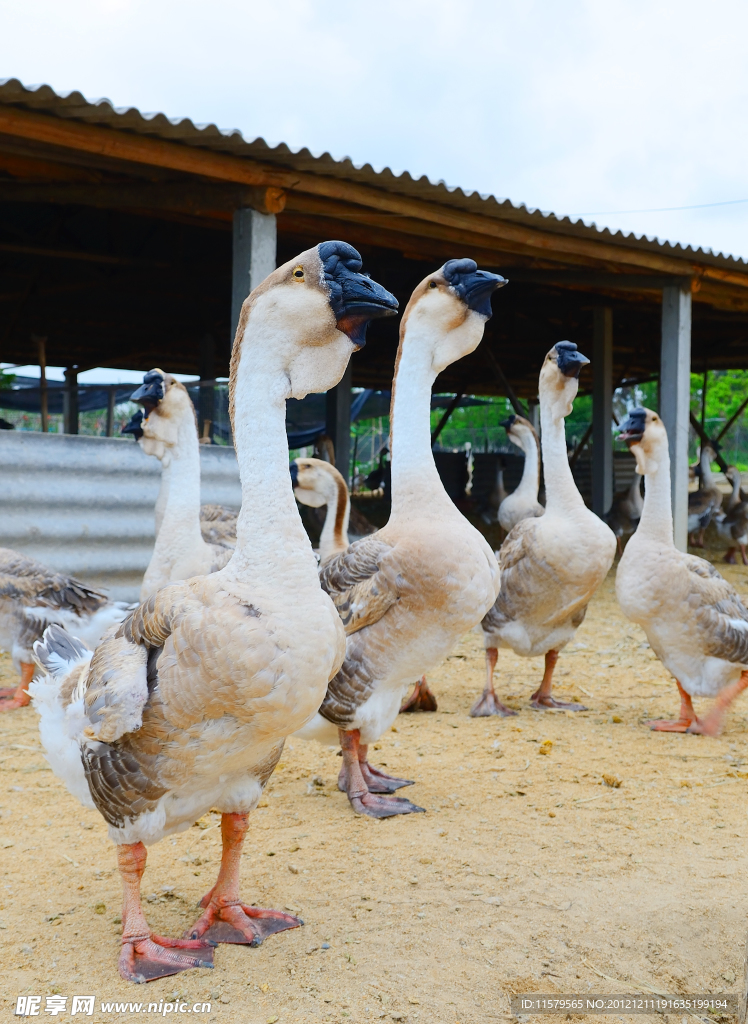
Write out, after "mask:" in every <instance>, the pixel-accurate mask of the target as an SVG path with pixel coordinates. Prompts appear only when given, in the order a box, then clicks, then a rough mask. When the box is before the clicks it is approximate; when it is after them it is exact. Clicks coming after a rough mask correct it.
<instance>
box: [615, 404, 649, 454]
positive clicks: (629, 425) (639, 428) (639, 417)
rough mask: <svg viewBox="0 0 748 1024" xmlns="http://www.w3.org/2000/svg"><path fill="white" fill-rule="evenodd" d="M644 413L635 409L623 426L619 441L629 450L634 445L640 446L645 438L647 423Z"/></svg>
mask: <svg viewBox="0 0 748 1024" xmlns="http://www.w3.org/2000/svg"><path fill="white" fill-rule="evenodd" d="M644 415H645V414H644V411H643V410H640V409H634V410H633V411H632V412H631V413H630V414H629V416H628V418H627V419H625V420H624V422H623V423H622V424H621V429H620V433H619V434H618V440H619V441H624V442H625V443H626V444H627V445H628V446H629V448H630V447H631V445H632V444H638V443H639V442H640V441H641V439H642V438H643V437H644V429H645V426H646V424H645V421H644Z"/></svg>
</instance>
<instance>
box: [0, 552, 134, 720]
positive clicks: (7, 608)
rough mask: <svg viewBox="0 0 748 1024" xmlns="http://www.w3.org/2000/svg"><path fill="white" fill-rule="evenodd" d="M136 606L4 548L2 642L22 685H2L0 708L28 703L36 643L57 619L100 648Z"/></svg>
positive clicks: (0, 589) (0, 611)
mask: <svg viewBox="0 0 748 1024" xmlns="http://www.w3.org/2000/svg"><path fill="white" fill-rule="evenodd" d="M134 607H135V605H132V604H125V603H123V602H122V601H110V600H109V599H108V598H107V597H106V595H105V594H102V593H101V592H100V591H98V590H93V589H92V588H91V587H87V586H86V584H85V583H81V581H80V580H77V579H75V577H74V576H67V575H66V574H65V573H62V572H55V570H54V569H50V568H49V567H48V566H46V565H42V563H41V562H37V561H36V559H34V558H28V557H27V556H26V555H21V554H19V553H18V552H17V551H11V550H10V548H0V646H2V647H5V648H7V649H8V650H10V652H11V656H12V658H13V664H14V666H15V668H16V671H18V672H20V674H21V682H20V684H19V686H18V687H16V688H10V689H8V690H6V689H3V690H0V711H13V710H15V709H16V708H22V707H25V706H26V705H27V704H28V703H29V701H30V699H31V698H30V697H29V695H28V692H27V690H28V686H29V683H30V682H31V680H32V679H33V677H34V669H35V667H36V666H35V665H34V655H33V653H32V652H33V647H34V644H35V642H36V641H37V640H40V639H41V637H42V634H43V633H44V630H45V629H46V628H47V626H49V625H51V623H53V622H56V623H58V624H59V625H61V626H64V627H65V628H66V629H69V630H70V631H71V632H73V633H75V634H76V636H79V637H80V638H81V639H82V640H83V641H84V643H86V644H88V646H89V647H95V646H96V644H97V643H98V642H99V640H101V638H102V636H103V635H104V633H105V632H106V630H107V629H109V627H110V626H112V625H114V624H115V623H117V622H121V621H122V619H124V618H125V616H126V615H127V614H128V613H129V612H131V611H132V609H133V608H134Z"/></svg>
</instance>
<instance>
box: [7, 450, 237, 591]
mask: <svg viewBox="0 0 748 1024" xmlns="http://www.w3.org/2000/svg"><path fill="white" fill-rule="evenodd" d="M200 455H201V464H202V474H201V480H202V487H201V492H202V501H203V503H206V502H217V503H219V504H222V505H230V506H233V507H235V508H239V506H240V504H241V488H240V486H239V468H238V466H237V462H236V456H235V454H234V450H233V448H221V447H218V446H208V445H205V446H201V449H200ZM160 478H161V463H160V462H159V461H158V460H157V459H154V458H151V457H149V456H147V455H144V454H143V452H142V451H141V450H140V448H139V447H138V445H137V444H135V443H134V442H133V441H132V440H131V439H129V438H128V439H120V438H107V437H74V436H71V435H65V434H34V433H30V432H23V431H10V430H7V431H6V430H3V431H0V546H3V547H9V548H14V549H15V550H16V551H21V552H23V553H24V554H27V555H31V556H32V557H33V558H38V559H39V561H40V562H44V563H45V564H47V565H49V566H51V567H52V568H54V569H59V570H60V571H62V572H69V573H72V574H74V575H75V576H78V577H80V579H82V580H84V581H85V582H87V583H89V584H91V585H95V586H99V587H104V588H106V589H107V590H108V592H109V594H110V595H111V597H112V598H114V599H117V600H127V601H134V600H137V597H138V592H139V590H140V583H141V580H142V578H143V573H144V572H145V569H146V567H147V565H148V562H149V560H150V557H151V552H152V550H153V542H154V516H153V512H154V506H155V503H156V495H157V494H158V488H159V483H160Z"/></svg>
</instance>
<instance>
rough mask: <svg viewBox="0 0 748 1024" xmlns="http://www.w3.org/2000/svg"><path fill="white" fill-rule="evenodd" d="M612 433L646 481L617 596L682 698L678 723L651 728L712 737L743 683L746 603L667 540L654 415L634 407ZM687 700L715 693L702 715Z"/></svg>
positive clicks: (662, 452)
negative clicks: (625, 447)
mask: <svg viewBox="0 0 748 1024" xmlns="http://www.w3.org/2000/svg"><path fill="white" fill-rule="evenodd" d="M618 436H619V438H620V440H622V441H625V442H626V444H627V445H628V446H629V448H630V449H631V451H632V452H633V454H634V456H635V458H636V464H637V468H638V470H639V472H640V473H641V474H642V475H643V476H646V478H647V485H646V489H645V493H644V510H643V512H642V517H641V520H640V521H639V528H638V530H637V531H636V533H635V534H634V536H633V537H632V538H631V540H630V541H629V542H628V544H627V545H626V550H625V551H624V553H623V558H622V559H621V561H620V563H619V565H618V572H617V574H616V596H617V597H618V603H619V604H620V606H621V610H622V611H623V613H624V615H626V616H627V617H628V618H629V619H631V621H632V622H636V623H637V624H638V625H640V626H641V627H642V629H643V630H644V632H645V633H646V634H647V640H649V644H650V646H651V648H652V650H653V651H654V653H655V654H656V655H657V657H658V658H659V659H660V661H661V662H662V663H663V665H664V666H665V668H666V669H667V670H668V672H670V673H672V675H673V676H674V677H675V683H676V686H677V687H678V692H679V693H680V698H681V708H680V716H679V718H678V719H677V720H675V721H655V722H651V723H650V725H651V728H652V729H656V730H660V731H664V732H698V733H704V734H706V735H708V736H716V735H718V733H719V732H720V730H721V728H722V723H723V721H724V717H725V713H726V711H727V708H728V707H729V706H730V704H731V703H732V702H733V700H735V698H736V697H737V696H738V694H739V693H741V691H742V690H744V689H745V688H746V686H748V608H746V606H745V605H744V604H743V602H742V601H741V599H740V597H739V596H738V594H737V593H736V592H735V590H734V589H733V587H731V586H730V584H729V583H728V582H727V580H725V579H723V578H722V576H720V574H719V573H718V572H717V570H716V569H715V568H714V566H713V565H712V564H711V563H710V562H707V561H706V560H705V559H704V558H699V557H698V556H696V555H689V554H686V553H685V552H683V551H678V549H677V548H676V547H675V544H674V543H673V515H672V506H671V499H670V453H669V450H668V438H667V433H666V431H665V427H664V425H663V423H662V420H661V419H660V417H659V416H658V415H657V413H654V412H652V411H651V410H649V409H634V410H633V411H632V412H631V413H630V414H629V417H628V419H627V420H626V422H625V423H623V424H622V425H621V433H620V434H619V435H618ZM692 697H714V698H716V699H715V703H714V706H713V708H712V710H711V711H710V712H709V714H707V715H706V716H705V717H704V718H701V719H699V718H697V717H696V713H695V711H694V709H693V704H692V702H691V698H692Z"/></svg>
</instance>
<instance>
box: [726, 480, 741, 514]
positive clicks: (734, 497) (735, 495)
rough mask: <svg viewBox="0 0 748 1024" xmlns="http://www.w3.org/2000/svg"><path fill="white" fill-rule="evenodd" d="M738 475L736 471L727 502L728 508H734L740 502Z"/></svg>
mask: <svg viewBox="0 0 748 1024" xmlns="http://www.w3.org/2000/svg"><path fill="white" fill-rule="evenodd" d="M740 483H741V480H740V474H739V473H738V472H737V471H736V472H735V476H734V477H733V481H732V494H731V495H730V500H729V502H728V507H729V508H734V507H735V506H736V505H737V504H739V502H740Z"/></svg>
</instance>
